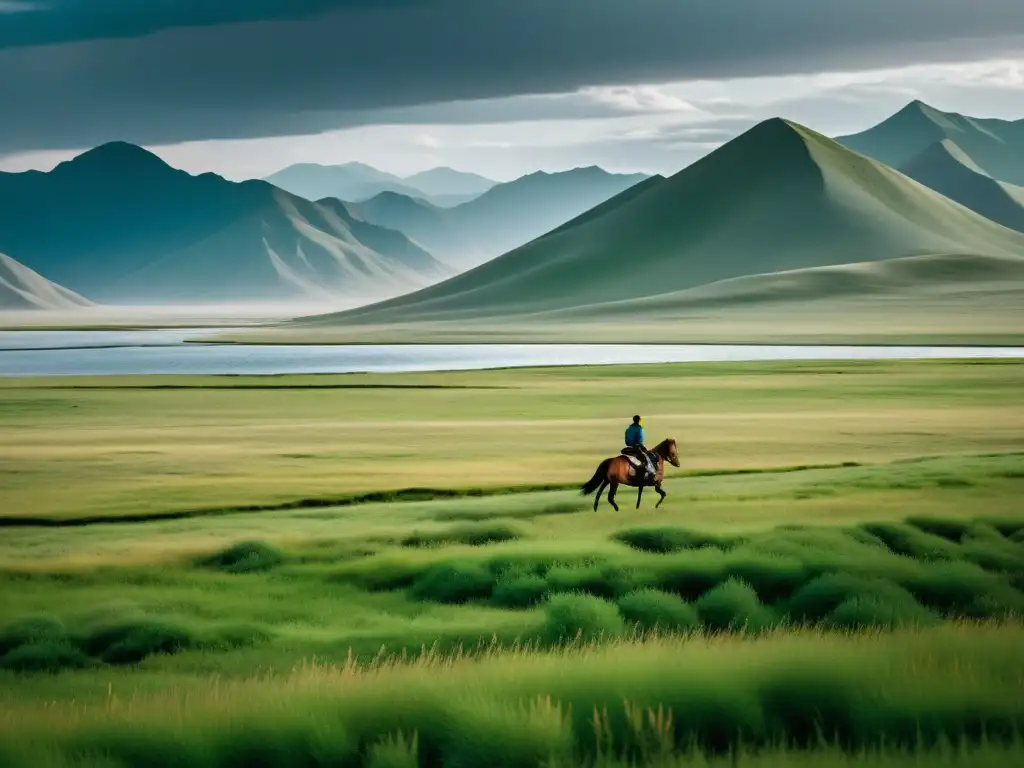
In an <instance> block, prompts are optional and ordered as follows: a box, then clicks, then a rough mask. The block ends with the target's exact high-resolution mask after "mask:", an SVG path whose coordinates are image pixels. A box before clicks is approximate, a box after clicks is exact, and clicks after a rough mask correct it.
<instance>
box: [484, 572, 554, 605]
mask: <svg viewBox="0 0 1024 768" xmlns="http://www.w3.org/2000/svg"><path fill="white" fill-rule="evenodd" d="M547 592H548V583H547V581H546V580H545V579H544V577H543V576H538V575H537V574H535V573H516V574H509V575H507V576H503V577H502V578H501V579H499V580H498V583H497V585H495V587H494V593H493V595H492V597H491V602H493V603H494V604H495V605H500V606H501V607H503V608H529V607H530V606H533V605H536V604H537V603H539V602H541V601H542V600H543V599H544V597H545V596H546V595H547Z"/></svg>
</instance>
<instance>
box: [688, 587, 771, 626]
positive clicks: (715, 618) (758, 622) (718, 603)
mask: <svg viewBox="0 0 1024 768" xmlns="http://www.w3.org/2000/svg"><path fill="white" fill-rule="evenodd" d="M697 611H698V613H699V614H700V618H701V621H702V622H704V624H705V625H706V626H707V627H708V628H709V629H713V630H740V629H746V630H750V631H757V630H761V629H764V628H766V627H768V626H770V625H771V624H772V615H771V612H770V611H769V610H768V609H767V608H765V606H764V605H762V604H761V601H760V600H759V599H758V597H757V592H755V591H754V588H753V587H751V586H750V585H749V584H747V583H746V582H744V581H740V580H739V579H729V580H728V581H726V582H724V583H722V584H719V585H718V586H717V587H715V588H714V589H711V590H709V591H708V592H706V593H705V594H703V595H702V596H701V597H700V599H699V600H697Z"/></svg>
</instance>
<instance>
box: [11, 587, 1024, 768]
mask: <svg viewBox="0 0 1024 768" xmlns="http://www.w3.org/2000/svg"><path fill="white" fill-rule="evenodd" d="M578 608H579V606H576V607H575V608H573V609H572V610H573V611H576V610H577V609H578ZM584 612H586V613H588V614H589V617H590V620H591V622H592V626H593V627H595V628H596V627H598V626H600V627H602V628H610V625H608V627H605V623H606V621H607V617H605V618H599V616H598V614H597V613H595V612H592V611H591V612H587V611H585V610H584ZM1022 641H1024V633H1022V630H1021V629H1020V627H1019V626H1017V625H998V624H990V625H975V626H971V625H961V626H952V625H947V626H943V627H939V628H934V629H928V630H901V631H897V632H895V633H893V634H889V635H870V634H869V635H842V634H821V633H819V632H816V631H802V632H787V633H782V634H773V635H769V636H766V637H764V638H761V639H755V640H752V639H744V638H742V637H736V636H723V637H705V636H697V637H691V638H689V639H685V640H681V639H678V638H671V637H669V638H650V639H646V640H641V641H635V640H626V641H619V642H616V643H612V644H602V645H596V646H590V645H586V644H584V645H577V646H574V647H569V648H566V649H561V650H557V651H555V652H553V653H536V652H532V651H519V652H517V653H508V652H484V653H483V654H482V655H481V656H477V657H467V656H463V657H450V656H449V657H445V656H431V657H429V658H424V659H421V660H420V661H419V662H417V663H414V664H408V663H403V662H401V661H396V660H390V661H389V660H378V661H376V662H374V663H373V664H371V665H370V666H368V667H367V666H359V665H355V664H351V663H349V664H343V665H341V666H337V667H331V666H323V665H305V666H302V667H299V668H296V669H295V670H293V671H292V672H291V673H289V674H286V675H284V676H283V677H279V678H271V679H267V678H258V679H251V680H240V681H236V682H231V681H197V682H193V683H191V684H190V685H188V686H187V687H178V688H174V689H167V690H164V691H161V692H159V693H139V694H136V695H134V696H133V697H132V698H131V699H130V700H125V699H123V698H122V697H121V694H120V693H118V691H120V690H121V689H122V688H123V687H124V684H125V682H126V681H125V679H124V678H123V677H118V676H113V677H107V678H105V680H106V681H110V682H109V683H107V682H104V683H102V684H101V685H102V695H100V696H98V695H97V694H98V693H99V692H98V691H97V694H93V696H94V697H95V703H94V704H92V705H90V704H88V703H87V702H86V701H76V702H63V703H57V704H54V703H53V702H47V701H42V700H40V701H37V702H29V703H26V702H24V701H21V703H18V704H14V702H18V701H19V699H17V698H14V699H12V698H11V697H12V696H14V697H17V695H18V691H17V686H16V687H15V688H14V689H13V691H11V692H9V693H7V694H5V695H4V699H3V700H0V701H2V702H3V703H2V709H0V750H3V752H0V754H3V755H4V758H5V760H4V764H5V765H10V766H12V768H20V767H21V766H28V765H45V763H43V762H35V761H42V760H44V759H48V760H50V761H51V764H54V765H64V764H68V763H67V761H69V760H70V761H73V760H75V759H78V760H85V761H89V760H91V761H93V762H91V763H90V762H84V763H79V764H85V765H89V764H92V765H96V764H99V763H100V761H101V760H107V761H111V762H108V763H106V764H114V765H142V764H146V765H181V764H188V765H207V766H222V765H224V766H227V765H238V764H247V762H246V761H251V760H254V759H258V760H259V764H260V765H271V766H272V765H294V764H295V763H294V761H295V760H296V759H302V760H303V761H304V762H303V763H302V764H303V765H312V766H321V765H323V766H327V765H337V764H349V765H373V763H372V762H371V761H372V759H373V757H372V756H373V755H374V754H375V753H377V754H379V751H380V750H378V749H376V746H377V745H380V744H382V743H383V744H390V747H391V749H390V750H388V751H389V753H390V754H391V756H392V757H394V755H395V753H396V752H399V753H401V752H402V749H401V747H403V746H404V747H405V751H407V752H411V751H412V750H411V749H409V746H410V744H411V743H413V742H415V744H416V753H418V757H419V758H420V759H421V760H425V761H426V762H427V763H428V764H431V765H506V766H540V765H543V764H546V763H545V761H555V764H561V765H571V766H582V765H588V764H594V761H595V760H596V761H598V764H602V763H601V761H605V763H604V764H615V761H616V760H618V761H626V760H629V761H638V762H640V763H641V764H648V765H659V764H673V762H674V761H675V760H679V759H682V758H684V757H687V756H689V757H690V758H695V757H696V758H702V759H713V758H710V757H709V756H714V755H716V754H718V755H722V754H724V753H728V752H729V751H730V750H732V751H734V752H735V751H736V750H742V753H743V756H744V760H749V761H751V763H752V764H754V765H756V764H758V763H759V762H760V761H762V760H765V761H767V760H770V758H771V757H772V756H773V755H774V756H775V757H776V759H779V756H780V755H781V754H785V753H786V750H794V751H799V750H803V749H808V748H810V749H814V748H817V749H822V750H824V753H825V754H826V755H827V756H828V759H829V761H830V762H829V763H826V764H833V763H843V762H844V761H845V760H846V759H848V757H849V756H850V755H857V754H859V753H860V752H861V751H866V752H867V754H868V756H869V758H870V756H871V755H872V754H875V753H876V751H877V754H875V757H874V758H873V759H875V760H879V761H881V762H882V764H885V761H893V763H894V764H900V762H899V761H900V760H901V759H902V760H907V759H909V755H908V754H907V752H905V750H913V751H914V753H916V755H917V757H919V758H925V756H927V755H928V754H929V751H930V750H934V754H936V755H944V758H943V759H947V760H948V759H951V758H952V757H953V756H954V755H955V754H956V753H957V752H958V751H961V750H968V752H967V754H968V755H969V754H970V752H969V750H972V749H976V750H980V753H981V754H988V755H989V756H990V757H992V758H993V759H1004V760H1006V761H1009V759H1010V757H1011V756H1012V755H1017V756H1018V757H1019V750H1020V746H1019V734H1020V728H1021V726H1022V725H1024V703H1022V702H1024V700H1022V699H1021V697H1020V685H1021V675H1022V674H1024V661H1022V658H1021V655H1020V653H1019V649H1020V645H1021V642H1022ZM108 685H109V686H110V687H109V688H108V687H107V686H108ZM96 687H97V688H99V687H100V686H96ZM9 690H10V689H9ZM396 692H400V694H398V693H396ZM12 704H14V706H12ZM783 747H784V749H783ZM257 756H258V757H257ZM299 756H301V758H300V757H299ZM407 757H408V755H407ZM804 757H805V758H806V757H807V756H806V755H804ZM658 760H665V761H669V762H665V763H659V762H658ZM71 764H74V763H73V762H72V763H71ZM869 764H870V762H869ZM1007 764H1008V763H1007Z"/></svg>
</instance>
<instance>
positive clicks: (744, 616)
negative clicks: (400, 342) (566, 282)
mask: <svg viewBox="0 0 1024 768" xmlns="http://www.w3.org/2000/svg"><path fill="white" fill-rule="evenodd" d="M307 379H309V381H307ZM360 380H361V381H364V383H371V384H372V383H374V382H375V381H378V380H379V381H382V382H383V381H392V382H393V383H400V384H410V385H416V386H420V385H424V384H431V383H442V384H444V385H445V386H444V387H442V388H439V389H412V388H404V389H395V388H389V389H378V388H367V389H360V390H358V391H354V390H349V389H330V388H325V387H324V386H320V388H319V389H311V388H288V387H290V386H292V385H297V386H298V385H302V386H303V387H305V384H308V383H317V384H318V385H324V384H330V383H331V382H335V383H338V382H341V381H351V379H350V378H349V377H325V378H322V379H321V378H319V377H297V378H292V377H268V378H266V379H259V378H254V379H252V378H244V377H243V378H239V379H215V378H213V379H210V378H200V379H191V378H186V379H183V380H181V381H178V382H176V383H175V386H180V387H182V388H179V389H158V388H156V387H159V386H165V385H167V384H168V383H169V382H166V381H163V380H154V381H151V382H139V381H136V382H131V381H129V380H116V381H106V382H104V381H102V380H84V381H79V382H76V383H75V385H74V386H75V387H76V388H73V389H49V388H48V387H56V386H59V387H66V386H68V383H67V382H60V383H54V382H21V383H12V382H0V405H4V406H6V407H0V423H2V425H3V426H4V430H0V471H3V472H4V478H13V480H14V481H13V483H11V484H10V486H9V487H10V489H11V493H10V494H6V491H7V487H5V497H4V504H5V505H8V507H7V508H6V509H4V510H0V512H2V514H3V515H5V516H6V517H7V518H9V519H8V521H7V522H8V524H7V526H6V527H5V528H4V532H3V533H4V535H3V536H2V537H0V592H2V594H3V595H4V599H3V600H2V601H0V764H2V765H5V766H6V765H11V766H12V767H13V768H20V767H21V766H29V765H32V766H35V765H40V766H44V768H45V766H47V765H53V766H61V767H62V768H63V767H64V766H82V767H85V766H100V765H103V766H118V768H127V766H135V765H156V766H161V765H167V766H171V765H198V766H221V765H224V766H229V765H230V766H237V765H254V764H258V765H267V766H274V765H282V766H283V765H289V766H290V765H294V764H296V763H297V762H299V763H300V764H303V765H311V766H318V765H324V766H327V765H331V766H335V765H352V766H364V765H366V766H370V765H382V766H383V765H412V764H416V765H429V766H437V765H444V766H448V765H479V764H485V765H511V766H520V765H523V766H526V765H529V766H539V765H541V764H544V765H565V766H574V767H575V766H599V765H602V766H619V765H627V764H638V765H640V764H643V765H666V766H668V765H681V764H683V763H687V764H697V765H700V764H711V765H718V764H719V763H721V762H722V761H726V760H730V759H731V760H734V762H733V763H732V764H750V765H760V764H764V765H772V764H776V763H781V762H785V761H795V762H796V763H797V764H799V763H800V762H801V761H802V762H808V764H815V763H813V762H811V761H813V760H815V759H818V760H820V761H821V763H820V764H824V765H846V764H847V763H848V762H849V761H851V760H854V759H855V758H856V759H857V760H859V761H862V762H864V763H865V764H869V765H870V764H871V763H872V762H874V763H876V764H878V765H894V766H896V765H904V764H907V763H908V762H909V761H911V760H925V761H929V764H932V762H934V764H938V765H943V764H947V763H952V762H956V761H957V760H960V761H975V762H971V764H982V763H981V761H982V760H988V761H990V762H991V764H993V765H997V764H1013V763H1014V762H1019V757H1020V751H1021V745H1020V740H1019V739H1020V729H1021V725H1022V720H1024V709H1022V708H1021V707H1022V705H1021V701H1022V699H1021V697H1020V691H1021V690H1022V685H1024V682H1022V681H1024V666H1022V661H1021V657H1020V654H1019V650H1018V649H1019V647H1020V641H1021V640H1022V639H1024V636H1022V632H1024V630H1022V629H1021V624H1020V620H1021V616H1022V614H1024V541H1022V539H1021V534H1022V532H1024V518H1022V517H1021V515H1020V505H1019V499H1020V494H1021V480H1022V479H1024V443H1022V442H1021V437H1020V430H1019V429H1018V427H1017V424H1018V423H1019V417H1020V416H1021V412H1020V408H1021V406H1020V404H1019V396H1018V395H1019V365H1017V364H1011V363H1002V364H967V363H941V364H931V363H928V364H926V363H917V364H874V363H866V364H840V365H836V364H829V365H824V364H799V365H774V364H773V365H766V366H738V367H736V368H731V367H728V366H692V367H691V366H641V367H636V368H633V369H631V370H630V372H629V375H626V374H624V373H623V371H622V370H620V369H615V368H592V369H585V370H580V371H566V370H560V369H546V370H536V371H525V372H503V373H502V372H481V373H473V374H445V375H417V376H410V377H404V376H403V377H394V378H393V379H391V378H389V377H362V378H361V379H360ZM499 383H500V384H501V386H502V387H503V388H502V389H496V388H490V387H492V386H497V385H498V384H499ZM261 384H266V385H272V386H275V387H278V388H277V389H269V388H267V389H261V388H259V387H258V385H261ZM149 385H153V386H149ZM235 385H242V386H244V387H256V388H248V389H244V388H243V389H238V391H234V390H233V389H231V387H232V386H235ZM449 385H450V386H451V387H455V386H459V387H463V388H462V389H459V390H457V392H458V394H455V392H456V391H455V390H454V389H448V388H445V387H448V386H449ZM131 387H136V388H131ZM209 387H215V388H214V389H212V390H211V389H210V388H209ZM218 387H219V388H220V389H217V388H218ZM466 387H468V388H466ZM353 392H355V394H353ZM637 392H643V393H645V394H644V397H647V398H649V401H648V405H649V407H647V406H644V407H643V408H642V409H641V410H642V412H644V413H645V414H651V415H649V416H648V417H647V418H648V420H649V422H650V421H657V422H658V423H661V424H667V425H669V426H667V427H666V428H665V431H666V432H667V433H668V432H669V431H670V430H671V433H674V434H676V436H677V437H679V436H682V435H685V439H684V438H680V440H681V442H682V443H684V444H685V445H688V446H690V447H689V448H688V449H687V450H686V451H684V466H683V468H682V469H681V470H678V471H677V470H670V478H671V479H670V480H669V482H668V483H667V484H666V489H667V490H668V493H669V497H668V499H667V500H666V502H665V503H664V504H663V505H662V507H660V508H659V509H657V510H656V509H654V504H653V501H652V500H650V499H648V500H647V501H646V502H645V504H644V505H642V507H641V508H640V509H639V510H635V509H633V504H632V503H630V502H631V500H632V499H635V496H633V494H632V493H628V494H627V493H623V494H622V495H620V497H619V498H620V500H621V501H623V502H625V503H624V504H623V509H622V512H619V513H616V512H614V511H613V510H612V509H611V508H610V507H609V506H608V505H606V504H602V506H601V507H600V508H599V510H598V511H597V512H595V511H593V510H592V508H591V502H590V500H589V499H585V498H582V497H580V495H579V492H578V487H579V485H580V484H581V483H582V481H583V480H584V479H586V477H588V476H589V474H590V473H591V472H592V471H593V466H594V465H595V464H596V462H597V460H598V459H600V458H601V455H602V453H603V452H604V450H603V449H600V447H598V448H597V449H594V450H591V449H584V448H581V445H582V443H581V441H584V442H585V441H588V440H593V442H594V444H595V445H604V444H605V441H606V442H609V443H612V444H613V445H616V449H617V440H618V437H617V435H618V432H619V431H620V430H619V426H616V425H620V420H619V419H617V418H616V417H615V415H614V414H615V413H617V412H618V411H619V410H621V403H622V402H623V400H624V398H626V397H627V396H632V395H633V394H635V393H637ZM339 393H344V396H343V397H342V396H341V395H339ZM449 398H450V399H449ZM332 408H333V409H335V410H334V411H333V412H332V413H334V414H335V415H334V416H332V418H325V417H324V415H323V414H324V413H326V412H328V411H329V409H332ZM633 410H635V409H634V408H633V407H632V406H631V407H630V412H631V411H633ZM627 415H628V414H627ZM321 421H325V422H326V423H324V424H321ZM613 428H614V429H613ZM367 429H371V430H373V431H374V434H378V435H379V436H380V438H381V439H380V440H379V441H378V440H374V442H373V445H372V446H368V445H367V443H366V442H365V441H363V442H360V443H359V444H358V445H355V444H354V443H353V444H349V443H345V442H344V439H346V436H349V437H350V436H351V435H353V434H356V433H360V434H362V433H365V432H366V430H367ZM608 431H611V432H612V433H613V434H612V435H611V437H608V436H607V435H606V434H605V433H606V432H608ZM548 435H550V440H549V441H545V440H544V439H541V438H542V437H545V436H548ZM147 440H148V441H149V442H144V441H147ZM304 442H305V443H306V444H305V445H303V443H304ZM588 444H589V443H588ZM614 450H615V449H608V451H607V453H611V452H614ZM153 452H155V453H153ZM271 454H272V455H273V456H275V457H278V458H275V459H274V460H273V461H270V460H269V459H268V458H267V457H268V456H270V455H271ZM284 454H287V456H284ZM384 455H387V456H389V457H391V458H389V459H388V462H389V463H387V464H386V465H387V466H389V467H391V468H392V470H393V471H394V474H393V475H389V476H388V477H387V478H384V476H383V475H375V474H373V473H372V472H368V470H367V467H373V468H374V469H376V468H377V467H378V466H382V465H381V464H380V462H381V461H382V459H381V457H382V456H384ZM399 456H401V458H399ZM278 461H279V462H280V464H277V463H276V462H278ZM476 469H481V470H482V475H483V476H487V477H491V478H493V481H492V482H481V481H480V477H478V476H477V475H476V474H475V471H476ZM157 472H162V473H164V474H160V475H159V476H157V475H156V474H155V473H157ZM179 473H180V474H179ZM673 473H674V474H673ZM306 484H309V485H310V486H311V487H309V488H307V487H305V486H306ZM389 488H390V489H389ZM403 488H405V489H415V488H419V489H421V490H419V491H415V492H406V493H400V492H398V491H400V490H401V489H403ZM431 488H432V489H433V490H432V491H428V490H427V489H431ZM544 488H553V489H552V490H544ZM561 488H565V489H564V490H561ZM396 489H397V490H396ZM333 494H338V496H339V497H340V498H341V499H342V500H343V502H344V503H341V504H335V505H332V504H331V503H330V498H331V496H332V495H333ZM204 499H205V501H204ZM303 500H313V501H311V502H310V503H304V502H303ZM198 501H204V503H202V504H199V503H197V502H198ZM247 504H251V505H252V506H253V507H258V509H249V510H246V509H244V508H245V506H246V505H247ZM204 510H206V511H204ZM210 511H216V512H219V513H217V514H213V513H210ZM168 513H171V514H172V517H169V518H167V517H165V518H163V519H160V516H161V515H166V514H168ZM179 513H187V514H184V515H183V516H182V515H180V514H179ZM173 515H178V516H177V517H174V516H173ZM96 516H99V517H102V518H105V519H106V520H107V522H97V521H96V520H92V521H90V520H89V518H90V517H96ZM153 518H156V519H153ZM19 521H23V522H25V523H28V524H18V523H19ZM44 523H45V524H46V525H43V524H44ZM398 691H400V692H401V695H398V694H397V693H396V692H398ZM659 711H660V714H659ZM595 718H596V719H595ZM730 750H731V751H732V755H731V757H730ZM773 761H774V762H773ZM723 764H724V763H723Z"/></svg>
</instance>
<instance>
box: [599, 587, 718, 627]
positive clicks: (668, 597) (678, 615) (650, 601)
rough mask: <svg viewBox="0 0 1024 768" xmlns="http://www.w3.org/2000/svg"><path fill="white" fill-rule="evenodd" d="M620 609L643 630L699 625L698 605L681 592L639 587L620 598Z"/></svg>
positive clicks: (627, 618)
mask: <svg viewBox="0 0 1024 768" xmlns="http://www.w3.org/2000/svg"><path fill="white" fill-rule="evenodd" d="M618 605H619V613H621V614H622V616H623V618H624V619H625V620H626V621H628V622H630V623H632V624H635V625H637V626H638V627H639V628H640V629H642V630H658V631H663V632H687V631H690V630H694V629H696V628H697V627H699V626H700V616H699V615H698V614H697V609H696V608H695V607H694V606H693V605H692V604H691V603H687V602H684V601H683V600H681V599H680V598H679V596H678V595H672V594H669V593H668V592H662V591H661V590H658V589H649V588H648V589H638V590H636V591H635V592H630V593H629V594H628V595H624V596H622V597H620V598H619V601H618Z"/></svg>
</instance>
